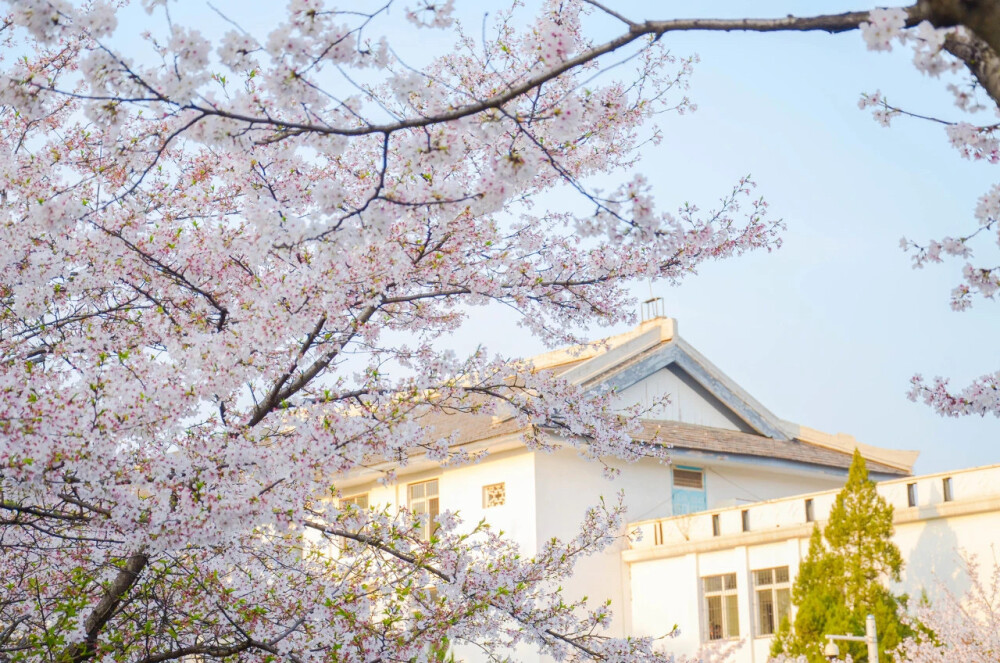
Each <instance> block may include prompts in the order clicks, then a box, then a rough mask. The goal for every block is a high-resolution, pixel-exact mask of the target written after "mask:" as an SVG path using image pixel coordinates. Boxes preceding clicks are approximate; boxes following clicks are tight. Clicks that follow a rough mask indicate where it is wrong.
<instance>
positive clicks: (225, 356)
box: [0, 0, 780, 662]
mask: <svg viewBox="0 0 1000 663" xmlns="http://www.w3.org/2000/svg"><path fill="white" fill-rule="evenodd" d="M111 6H112V5H108V4H106V3H101V2H95V3H87V4H86V5H83V6H78V5H74V4H70V3H63V2H56V1H53V2H49V1H48V0H26V1H24V2H17V3H13V6H12V7H11V9H10V11H11V15H12V17H13V18H12V19H11V21H12V23H11V28H10V30H9V31H8V32H7V33H6V35H5V37H6V38H7V40H8V41H7V42H6V43H5V44H4V49H5V50H4V53H5V57H6V53H8V52H10V53H17V57H16V58H10V59H9V60H4V61H3V65H2V66H3V71H2V79H0V191H2V195H0V247H3V248H2V250H0V358H2V361H0V413H2V414H0V436H2V441H0V531H2V537H0V550H2V553H3V554H2V555H0V577H2V578H3V579H4V583H6V584H5V589H4V595H3V597H2V599H0V658H3V657H4V656H6V655H7V654H8V653H9V652H19V653H17V654H16V655H17V656H18V657H20V658H21V659H23V660H55V659H58V660H84V659H87V658H95V659H102V658H103V659H108V660H120V661H152V660H170V659H176V658H181V657H186V658H190V659H192V660H193V659H195V658H199V657H202V658H217V659H228V658H234V657H238V658H239V659H240V660H245V661H273V660H276V659H280V660H289V661H309V660H324V661H326V660H333V659H335V660H340V661H359V662H360V661H365V662H368V661H375V660H413V661H425V660H430V659H433V658H435V656H436V654H435V647H436V646H438V645H440V643H442V642H443V641H444V639H445V638H448V639H451V640H453V641H454V640H458V641H462V642H470V643H475V644H476V645H478V646H479V647H481V648H483V649H484V650H485V651H486V652H488V653H490V654H492V655H494V656H497V657H501V656H505V655H507V653H509V652H510V651H511V648H512V647H515V646H519V645H521V644H528V645H532V646H534V647H537V648H539V649H541V650H543V651H545V652H547V653H549V654H551V655H553V656H555V657H556V658H559V659H566V660H583V659H594V658H607V659H615V660H618V659H625V658H629V657H635V656H649V657H652V659H653V660H666V655H665V654H657V653H654V652H653V651H652V650H653V648H654V643H653V642H652V641H650V640H648V639H631V640H628V639H626V640H614V639H607V638H604V637H603V635H602V628H603V627H604V625H606V624H607V623H608V619H609V616H608V611H607V607H606V606H597V607H594V606H588V605H585V604H584V603H583V602H582V601H580V600H578V599H576V598H574V597H564V596H563V595H562V594H561V593H560V592H559V589H558V588H559V585H560V582H561V580H563V579H565V577H566V576H567V575H568V574H569V573H571V571H572V568H573V564H574V563H575V561H576V560H577V558H578V557H580V556H581V555H586V554H590V553H592V552H594V551H597V550H600V549H601V548H602V547H603V546H606V545H607V544H608V543H609V542H610V541H612V540H614V538H615V537H617V536H619V535H620V529H621V525H622V520H621V519H622V512H621V507H620V506H614V505H612V506H607V507H598V508H596V509H594V510H592V511H591V512H590V513H589V514H588V515H587V519H586V521H585V522H584V523H582V528H581V534H580V535H579V536H578V537H576V538H575V539H572V540H570V541H551V542H549V543H547V544H546V545H545V546H544V547H543V548H542V549H541V550H540V551H538V552H537V554H535V555H534V556H529V555H527V554H526V553H525V552H524V551H520V550H518V549H517V548H516V547H515V546H513V545H512V544H511V543H510V542H509V541H507V540H506V539H505V538H504V537H502V536H500V535H499V533H496V532H493V531H491V530H490V529H489V528H488V527H486V526H485V525H480V526H474V525H469V524H463V523H462V522H461V520H460V519H459V518H458V516H457V515H456V514H453V513H445V514H442V515H441V516H439V518H438V528H437V530H436V533H435V535H434V536H433V537H432V538H431V540H430V541H424V540H422V538H421V537H420V536H419V533H420V531H421V525H422V523H421V521H420V519H419V518H416V517H414V516H412V515H411V514H409V513H407V512H406V511H405V510H403V511H401V512H398V513H397V512H395V511H393V512H389V511H387V510H379V509H378V508H374V509H365V510H361V509H356V508H352V507H349V506H345V507H341V506H340V505H339V501H338V499H337V498H338V497H339V488H338V485H339V483H340V482H341V480H342V478H343V477H344V476H345V475H349V474H350V473H352V472H359V471H361V470H362V469H363V468H369V467H379V468H385V477H386V480H389V481H391V480H392V477H393V475H394V472H395V471H396V470H397V469H398V468H401V467H403V466H405V465H406V464H407V463H408V462H410V460H411V459H413V458H422V459H432V460H434V461H437V462H440V463H456V462H473V461H475V460H477V459H478V458H480V457H481V456H480V455H479V454H478V453H469V452H465V451H463V450H462V449H461V448H460V447H457V446H456V442H457V438H456V436H455V435H454V434H453V433H451V432H449V431H446V430H442V431H440V432H438V431H437V430H435V428H434V427H433V426H430V425H428V424H427V422H428V421H429V420H430V419H431V418H432V417H434V416H435V415H439V416H444V415H448V414H454V413H462V414H465V415H469V416H477V415H483V416H490V417H492V416H494V415H495V416H498V417H503V418H512V419H514V420H515V421H516V422H517V423H518V424H519V425H521V426H523V428H524V430H525V431H526V432H525V434H524V440H525V443H526V444H528V445H530V446H532V447H533V448H537V449H541V450H544V449H549V448H552V447H553V445H555V444H561V445H569V446H572V447H575V448H577V449H578V450H579V451H580V453H582V454H583V455H585V456H587V457H591V458H594V459H597V460H598V461H600V460H602V459H605V458H608V457H616V458H625V459H627V460H634V459H636V458H639V457H640V456H643V455H646V454H652V455H659V456H662V450H661V449H656V448H651V447H648V446H640V445H637V444H636V443H634V442H633V440H632V439H631V436H630V431H631V430H632V426H634V422H635V419H636V417H637V416H638V415H639V412H638V411H625V412H622V411H619V410H616V409H615V408H613V407H612V405H611V400H610V395H606V394H605V395H595V394H591V393H588V392H585V391H584V390H582V389H580V388H579V387H578V386H575V385H572V384H569V383H566V382H565V381H560V380H559V379H558V378H556V377H554V376H552V375H551V374H549V373H546V372H544V371H534V370H533V368H532V367H531V366H529V365H527V364H522V363H518V362H513V361H510V360H509V359H508V358H505V357H490V356H489V355H488V354H487V353H486V352H485V351H479V352H476V353H473V354H472V355H470V356H461V357H460V356H456V355H455V354H454V353H452V352H450V351H449V350H448V342H447V337H448V335H449V334H450V333H452V332H453V331H455V330H457V329H459V328H461V326H462V324H463V323H464V321H465V319H466V317H467V315H468V312H469V310H470V308H471V307H477V306H485V305H489V304H496V303H499V304H501V305H503V306H504V307H506V309H507V310H508V311H510V312H511V315H515V316H517V317H518V319H519V322H520V324H521V325H522V326H523V328H524V330H525V333H526V334H534V335H536V336H538V337H540V338H542V339H544V340H545V341H547V342H549V343H553V344H554V343H562V342H568V341H576V340H578V339H576V338H575V336H574V331H575V330H577V329H580V328H583V327H586V326H588V325H590V324H594V323H596V324H613V323H615V322H619V321H623V320H627V319H629V317H630V314H629V313H628V311H630V310H632V308H633V302H632V300H631V298H630V296H629V295H628V291H627V288H626V286H627V283H628V281H629V279H634V278H647V277H657V278H663V279H666V280H668V281H678V280H680V279H681V278H682V277H683V276H684V275H685V274H688V273H690V272H692V271H694V270H695V269H696V268H697V266H698V265H699V264H701V262H703V261H704V260H707V259H717V258H725V257H728V256H732V255H736V254H739V253H742V252H744V251H747V250H752V249H759V248H763V249H771V248H773V247H775V246H777V244H778V237H777V231H778V229H779V228H780V224H778V223H775V222H772V221H770V220H769V219H768V218H767V207H766V205H765V204H764V202H763V201H762V200H760V199H759V198H755V197H752V196H751V195H750V193H751V192H750V189H751V186H752V185H751V182H750V181H749V180H748V179H745V180H742V181H741V182H740V183H739V184H738V185H737V186H736V187H735V189H734V191H733V192H732V194H731V195H729V196H727V197H726V198H725V199H724V201H723V203H722V205H721V206H720V208H719V209H716V210H712V211H710V212H709V213H707V214H703V213H701V212H700V211H699V210H698V209H697V208H696V207H693V206H689V207H685V208H683V209H681V210H680V211H679V212H678V213H677V214H667V213H663V212H660V211H658V210H657V208H656V205H655V203H654V201H653V200H652V198H651V197H650V195H649V191H648V186H647V185H646V183H645V182H643V180H642V179H641V178H638V177H633V178H631V179H629V178H628V177H626V178H625V179H629V182H630V183H629V184H627V185H625V186H623V187H621V188H619V189H617V190H615V191H614V192H612V193H611V194H610V195H607V194H604V193H602V192H600V191H597V190H595V189H593V188H592V187H591V186H590V184H589V183H590V182H594V181H599V180H602V179H606V178H609V177H619V176H620V175H621V174H622V173H627V172H628V171H629V169H630V168H631V167H632V166H633V165H634V162H635V159H636V154H637V148H638V146H639V145H640V143H641V141H642V140H644V138H645V137H646V136H647V134H646V133H645V132H647V129H645V128H644V127H645V125H646V123H648V122H649V121H650V120H651V118H652V117H653V115H654V114H655V113H657V112H660V111H663V110H669V109H673V110H684V109H687V108H690V104H689V102H688V100H687V99H686V98H684V97H681V98H677V99H673V100H672V101H671V100H670V99H671V96H673V95H674V93H675V92H676V91H682V90H683V89H684V86H685V81H686V77H687V74H688V73H689V72H690V66H691V62H690V61H678V60H676V59H675V58H674V57H673V56H671V55H670V54H669V53H668V52H667V51H666V50H665V49H663V48H662V46H661V45H660V44H658V43H654V42H652V41H648V42H644V43H643V44H642V45H641V47H640V52H639V53H638V55H639V57H637V58H635V59H634V60H633V61H632V64H633V65H634V66H635V69H634V70H633V71H631V72H630V73H629V76H630V77H631V82H630V84H625V83H623V82H621V81H617V80H614V79H613V78H611V77H610V76H598V77H597V78H593V77H594V76H595V75H596V74H597V73H598V71H599V67H600V63H599V62H598V61H594V62H590V63H588V64H584V65H582V66H580V67H579V68H577V69H575V70H568V71H562V70H553V67H559V66H561V64H562V63H563V61H564V60H565V58H566V57H567V56H568V55H569V54H572V53H574V52H576V51H578V50H579V49H580V48H582V47H583V46H584V45H585V40H584V39H583V37H582V35H581V32H580V30H581V28H580V17H579V15H580V12H581V5H580V3H578V2H555V1H553V2H549V3H547V4H546V6H545V8H544V11H543V12H542V14H541V15H540V16H539V17H538V18H537V19H535V20H534V21H530V22H528V24H527V25H526V26H525V25H524V21H523V20H521V16H520V14H515V13H513V11H512V12H508V13H504V14H502V15H501V16H500V18H499V21H498V23H497V24H495V25H494V26H493V27H492V28H491V31H492V32H491V36H490V38H489V39H487V40H485V41H480V40H478V39H477V38H473V37H470V36H468V35H466V34H464V33H462V32H461V31H460V30H459V29H457V28H454V29H453V30H454V32H452V33H446V34H452V35H453V40H452V42H450V45H449V46H448V47H446V48H445V49H444V54H443V55H441V56H439V57H437V58H435V59H433V60H431V61H430V64H428V65H427V66H426V67H424V68H422V69H414V68H411V67H408V66H407V65H406V63H405V62H402V61H400V60H398V59H397V58H396V56H395V55H393V54H392V51H391V49H390V48H389V47H388V43H387V41H386V39H385V38H383V37H381V36H379V35H378V33H377V27H378V25H379V21H380V20H382V19H384V18H385V14H386V12H387V11H388V5H387V6H386V7H383V8H382V9H376V10H373V11H372V13H371V14H365V13H363V12H359V11H356V9H355V8H348V9H346V10H344V11H341V10H337V9H336V8H333V7H329V6H327V5H326V4H325V3H322V2H319V1H318V0H295V1H293V2H292V3H291V5H290V6H289V8H288V11H287V14H286V15H285V16H284V18H283V20H280V21H277V22H276V23H275V25H274V26H273V28H272V30H271V32H270V33H269V34H267V35H259V36H254V35H250V34H247V33H244V32H242V31H241V30H239V29H234V30H233V31H228V30H229V26H228V25H227V27H226V28H225V29H226V30H227V32H226V33H224V34H223V35H221V36H220V37H219V38H216V36H215V35H213V34H212V33H211V32H210V31H209V30H208V29H207V28H206V27H205V26H197V27H195V26H185V25H182V24H180V23H178V22H176V21H174V20H168V18H167V11H168V10H167V9H165V8H164V7H163V3H159V2H146V3H144V6H145V7H146V8H147V9H148V10H150V11H151V13H152V16H153V17H154V18H153V19H150V20H151V21H152V20H154V19H159V23H158V24H157V25H158V26H159V27H156V26H153V27H151V28H150V30H149V31H148V32H146V33H144V35H143V39H145V41H146V43H147V45H148V46H149V50H150V52H152V53H153V54H154V57H153V58H149V57H138V56H136V57H130V56H129V55H128V54H126V53H121V52H119V51H118V50H117V49H116V47H115V40H114V39H112V37H113V35H114V34H115V32H114V31H115V29H116V28H115V16H114V13H113V12H111V10H110V7H111ZM450 8H451V4H450V3H434V4H431V3H425V4H424V5H422V9H421V8H418V9H417V10H414V11H415V12H417V13H418V14H420V15H421V16H423V18H419V19H418V20H420V21H422V22H423V23H424V24H426V25H428V26H430V27H437V28H441V27H444V26H447V25H449V23H450V19H449V18H448V15H449V12H450ZM428 11H429V12H432V13H433V14H434V16H435V17H434V18H433V19H432V20H428V19H427V17H426V15H425V14H426V12H428ZM236 18H238V17H236ZM234 22H236V21H235V19H234ZM477 35H478V31H477ZM444 41H448V40H447V39H444ZM359 71H365V72H368V73H371V74H372V75H373V76H374V78H372V79H368V80H372V81H374V82H372V83H370V84H365V85H358V84H356V82H355V79H354V78H353V77H352V76H353V75H355V74H357V73H358V72H359ZM591 79H593V80H591ZM584 80H588V81H589V82H588V83H587V84H586V85H583V84H582V81H584ZM677 96H680V95H677ZM652 131H653V134H654V135H655V129H653V130H652ZM557 187H567V188H569V189H570V190H574V191H576V192H577V193H578V194H579V195H580V196H582V198H583V200H584V201H585V203H586V205H587V206H588V207H590V208H591V209H590V211H587V212H584V213H582V214H580V215H575V214H569V213H566V212H559V211H549V210H539V209H536V204H537V203H536V201H537V200H539V199H540V195H541V194H544V193H545V192H548V191H551V190H553V189H555V188H557ZM741 206H742V208H741ZM438 653H440V652H438Z"/></svg>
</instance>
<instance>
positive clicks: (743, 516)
mask: <svg viewBox="0 0 1000 663" xmlns="http://www.w3.org/2000/svg"><path fill="white" fill-rule="evenodd" d="M740 521H742V523H743V531H744V532H749V531H750V511H748V510H747V509H743V510H742V511H740Z"/></svg>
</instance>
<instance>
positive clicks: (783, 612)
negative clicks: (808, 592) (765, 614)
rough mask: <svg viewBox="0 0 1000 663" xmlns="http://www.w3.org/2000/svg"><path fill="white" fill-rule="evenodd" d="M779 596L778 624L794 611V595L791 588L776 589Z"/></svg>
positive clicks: (776, 620)
mask: <svg viewBox="0 0 1000 663" xmlns="http://www.w3.org/2000/svg"><path fill="white" fill-rule="evenodd" d="M775 594H776V598H777V604H778V605H777V615H776V619H775V622H776V625H780V624H781V620H782V619H785V618H786V617H789V616H790V615H789V613H790V612H791V611H792V596H791V590H789V589H779V590H776V591H775Z"/></svg>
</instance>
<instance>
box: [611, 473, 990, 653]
mask: <svg viewBox="0 0 1000 663" xmlns="http://www.w3.org/2000/svg"><path fill="white" fill-rule="evenodd" d="M877 490H878V492H879V494H880V495H881V496H882V497H883V498H885V500H886V501H887V502H888V503H889V504H890V505H892V507H893V510H894V513H893V518H894V526H895V535H894V541H895V543H896V545H897V546H898V547H899V550H900V552H901V553H902V557H903V559H904V560H905V566H904V569H903V574H902V580H901V582H900V583H898V584H897V585H896V586H894V587H893V590H894V591H896V592H898V593H906V594H908V595H909V596H911V597H915V598H917V599H919V598H920V597H922V596H926V597H927V598H928V599H930V600H931V601H933V600H935V598H937V597H939V596H940V594H941V593H942V592H944V591H949V592H952V593H953V594H955V595H957V596H960V595H962V594H964V593H965V591H966V590H967V589H968V587H969V584H970V578H968V577H967V576H966V575H965V565H964V563H963V560H962V555H963V554H964V555H970V554H971V555H975V556H976V557H977V558H978V559H979V560H980V561H982V562H983V564H984V566H985V567H986V568H985V572H989V571H990V570H991V569H992V565H993V561H994V560H996V559H997V553H998V552H1000V551H998V550H997V549H996V546H998V545H1000V465H992V466H988V467H978V468H972V469H968V470H961V471H958V472H948V473H941V474H929V475H924V476H919V477H903V478H898V479H892V480H886V481H882V482H880V483H879V484H878V486H877ZM838 492H839V490H826V491H820V492H812V493H805V494H801V495H794V496H789V497H782V498H778V499H773V500H765V501H761V502H755V503H752V504H745V505H739V506H734V507H729V508H725V509H713V510H709V511H704V512H700V513H696V514H688V515H683V516H672V517H667V518H656V519H649V520H644V521H641V522H637V523H633V524H632V525H631V527H632V528H633V529H635V530H637V531H638V532H639V533H640V534H641V539H639V540H633V542H632V544H631V545H630V547H629V549H628V550H626V551H624V552H623V553H622V560H623V562H624V564H625V565H626V566H627V568H628V570H627V574H628V576H629V589H630V594H631V595H630V611H629V621H628V623H627V624H626V628H627V629H628V630H629V632H631V633H633V634H635V635H662V634H663V633H664V632H665V631H667V630H669V629H670V628H671V627H672V625H674V624H676V625H677V626H678V627H679V630H680V633H679V635H678V637H676V638H671V639H670V641H669V642H668V643H665V645H666V646H667V647H669V649H670V650H671V651H674V652H677V653H684V654H692V653H695V652H696V651H698V650H699V649H700V648H701V647H703V646H704V645H706V644H711V643H714V642H720V643H721V642H724V641H740V640H742V641H743V644H742V646H740V648H739V649H737V650H736V653H735V656H734V658H733V659H732V660H733V661H734V663H763V661H766V660H767V658H768V652H769V650H770V647H771V641H772V638H773V636H774V632H775V630H776V629H777V626H778V624H779V623H780V620H781V619H782V617H784V616H789V615H790V614H791V610H792V607H791V605H790V590H791V583H792V582H793V581H794V579H795V577H796V574H797V573H798V568H799V565H800V563H801V562H802V560H803V559H805V556H806V553H807V552H808V548H809V537H810V535H811V534H812V531H813V527H815V526H817V525H818V526H820V527H823V526H825V524H826V520H827V518H828V516H829V512H830V508H831V507H832V505H833V502H834V499H835V497H836V495H837V493H838ZM664 596H670V600H669V601H667V600H664ZM695 606H697V609H696V610H692V609H691V608H693V607H695ZM859 635H860V634H859Z"/></svg>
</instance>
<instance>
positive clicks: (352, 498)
mask: <svg viewBox="0 0 1000 663" xmlns="http://www.w3.org/2000/svg"><path fill="white" fill-rule="evenodd" d="M361 498H364V502H365V503H364V504H359V503H358V502H359V500H360V499H361ZM345 504H350V505H351V506H353V507H355V508H357V509H367V508H368V505H369V504H370V502H369V501H368V493H367V492H364V493H353V494H351V495H344V496H343V497H341V498H340V506H341V507H343V506H344V505H345Z"/></svg>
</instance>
